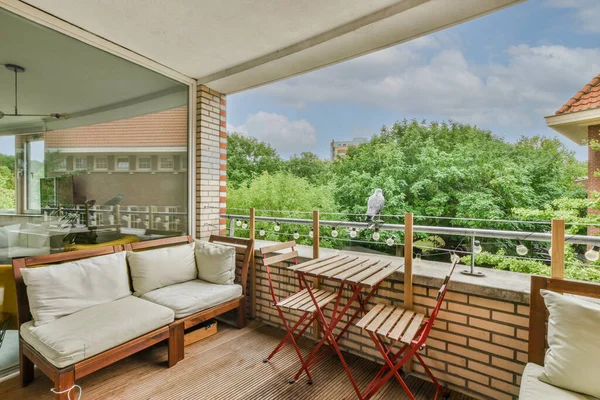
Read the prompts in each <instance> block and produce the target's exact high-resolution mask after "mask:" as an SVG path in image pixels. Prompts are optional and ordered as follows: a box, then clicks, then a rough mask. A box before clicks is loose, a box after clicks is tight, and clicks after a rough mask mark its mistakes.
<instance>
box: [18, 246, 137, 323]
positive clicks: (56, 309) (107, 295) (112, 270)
mask: <svg viewBox="0 0 600 400" xmlns="http://www.w3.org/2000/svg"><path fill="white" fill-rule="evenodd" d="M21 273H22V274H23V281H24V282H25V285H27V297H28V298H29V307H30V309H31V315H32V316H33V320H34V323H35V326H40V325H43V324H46V323H48V322H50V321H53V320H55V319H58V318H61V317H64V316H66V315H70V314H73V313H75V312H77V311H80V310H83V309H84V308H88V307H91V306H95V305H97V304H103V303H108V302H110V301H114V300H117V299H120V298H122V297H125V296H129V295H131V292H130V290H129V277H128V275H127V263H126V262H125V253H124V252H119V253H115V254H109V255H106V256H98V257H92V258H86V259H83V260H78V261H73V262H68V263H64V264H57V265H50V266H47V267H39V268H22V269H21Z"/></svg>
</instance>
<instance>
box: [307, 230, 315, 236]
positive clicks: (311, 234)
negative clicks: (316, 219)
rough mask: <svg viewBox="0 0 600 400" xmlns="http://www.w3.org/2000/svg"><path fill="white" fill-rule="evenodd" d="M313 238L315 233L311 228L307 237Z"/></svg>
mask: <svg viewBox="0 0 600 400" xmlns="http://www.w3.org/2000/svg"><path fill="white" fill-rule="evenodd" d="M313 236H315V232H314V231H313V228H310V232H308V237H310V238H311V239H312V238H313Z"/></svg>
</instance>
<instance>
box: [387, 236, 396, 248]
mask: <svg viewBox="0 0 600 400" xmlns="http://www.w3.org/2000/svg"><path fill="white" fill-rule="evenodd" d="M395 240H396V236H392V237H389V238H387V239H386V240H385V242H386V243H387V245H388V246H390V247H391V246H393V245H394V243H395Z"/></svg>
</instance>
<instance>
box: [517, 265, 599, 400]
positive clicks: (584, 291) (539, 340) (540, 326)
mask: <svg viewBox="0 0 600 400" xmlns="http://www.w3.org/2000/svg"><path fill="white" fill-rule="evenodd" d="M544 289H545V290H551V291H553V292H557V293H563V294H566V293H568V294H572V295H578V296H586V297H592V298H597V299H600V284H597V283H588V282H577V281H569V280H564V279H554V278H548V277H545V276H535V275H534V276H532V277H531V294H530V296H531V297H530V308H529V349H528V364H527V366H526V367H525V371H524V372H523V376H522V380H521V391H520V395H519V399H521V400H529V399H542V398H543V399H546V400H551V399H561V400H565V399H588V398H590V397H588V396H585V395H582V394H580V393H574V392H570V391H568V390H565V389H561V388H558V387H555V386H552V385H549V384H547V383H544V382H541V381H540V380H539V379H538V378H537V377H538V376H539V375H540V373H541V372H542V371H543V366H544V358H545V355H546V350H547V347H548V346H547V334H546V331H547V324H546V323H547V319H548V318H547V317H548V311H547V309H546V305H545V303H544V298H543V297H542V295H541V294H540V290H544Z"/></svg>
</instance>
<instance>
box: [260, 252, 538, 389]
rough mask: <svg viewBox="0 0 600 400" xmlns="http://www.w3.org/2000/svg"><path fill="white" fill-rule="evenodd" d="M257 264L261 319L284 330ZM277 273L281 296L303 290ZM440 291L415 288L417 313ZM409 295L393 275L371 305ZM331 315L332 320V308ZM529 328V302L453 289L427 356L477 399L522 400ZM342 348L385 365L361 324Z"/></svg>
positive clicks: (444, 377)
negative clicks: (522, 382)
mask: <svg viewBox="0 0 600 400" xmlns="http://www.w3.org/2000/svg"><path fill="white" fill-rule="evenodd" d="M256 264H257V266H256V268H257V294H256V298H257V318H258V319H260V320H261V321H263V322H265V323H267V324H270V325H275V326H278V327H281V328H283V325H282V324H281V320H280V319H279V315H278V314H277V310H276V309H275V307H273V306H272V299H271V295H270V292H269V285H268V281H267V274H266V271H265V269H264V266H263V264H262V259H261V258H257V259H256ZM271 271H272V277H273V279H274V287H275V290H276V295H277V296H278V298H282V297H287V296H289V295H291V294H293V293H294V292H295V291H297V290H298V286H297V278H296V277H295V276H294V275H293V274H292V273H290V272H288V271H287V270H284V269H280V268H271ZM273 273H274V274H273ZM456 273H458V272H456ZM439 283H440V286H441V282H439ZM338 287H339V286H337V285H335V286H329V285H327V283H325V284H322V285H321V288H322V289H328V290H332V291H337V288H338ZM450 288H452V283H451V284H450ZM438 290H439V286H435V287H434V286H426V285H415V286H414V303H415V307H414V309H415V311H419V312H423V313H430V312H431V311H432V310H433V307H434V306H435V303H436V301H435V298H436V295H437V293H438ZM348 295H349V292H346V293H345V295H344V297H345V299H346V300H347V299H348V297H347V296H348ZM403 296H404V284H403V282H402V277H401V276H400V275H398V276H396V275H393V276H392V278H391V279H387V280H385V281H384V282H382V284H381V286H380V288H379V290H378V292H377V294H376V295H375V296H374V297H373V298H372V299H371V300H370V303H371V304H373V303H385V304H394V305H402V301H403ZM342 304H343V303H342ZM353 309H355V308H353ZM325 314H326V315H327V316H331V306H329V308H328V309H326V312H325ZM286 316H291V318H290V320H292V321H297V320H298V318H299V316H300V314H290V313H289V312H287V313H286ZM355 322H357V321H355ZM528 327H529V305H528V304H525V303H517V302H513V301H506V300H501V299H499V298H489V297H483V296H479V295H472V294H468V293H459V292H455V291H448V293H447V295H446V298H445V302H444V304H443V306H442V309H441V311H440V313H439V315H438V319H437V320H436V323H435V325H434V328H433V330H432V332H431V334H430V336H429V339H428V340H427V346H426V348H425V349H424V350H423V351H422V352H421V354H422V355H423V358H424V360H425V362H426V363H427V365H428V366H429V367H430V368H431V369H432V372H433V374H434V375H435V376H436V377H437V378H438V379H439V380H440V381H443V382H445V383H447V384H448V386H449V387H450V388H451V389H452V390H455V391H459V392H464V393H466V394H468V395H470V396H473V397H475V398H493V399H499V400H513V399H517V397H518V394H519V385H520V382H521V374H522V372H523V369H524V367H525V363H526V361H527V347H528V331H529V329H528ZM309 331H310V330H309ZM341 345H342V346H341V347H342V349H344V350H346V351H348V352H351V353H354V354H357V355H359V356H361V357H365V358H369V359H372V360H375V361H377V362H379V363H382V359H381V356H380V355H379V353H378V352H377V350H376V349H375V347H374V345H373V343H372V341H371V339H370V338H369V336H368V335H366V334H363V333H362V331H361V330H360V329H358V328H356V327H355V326H352V327H351V328H350V331H349V334H348V336H347V337H346V338H344V339H342V341H341ZM276 357H277V356H276ZM274 362H276V358H275V359H274ZM413 366H414V368H413V370H414V373H415V374H416V375H418V376H419V377H421V378H423V379H427V377H426V375H425V371H424V370H423V368H422V367H421V366H420V364H419V363H418V362H417V361H415V362H414V363H413Z"/></svg>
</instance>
